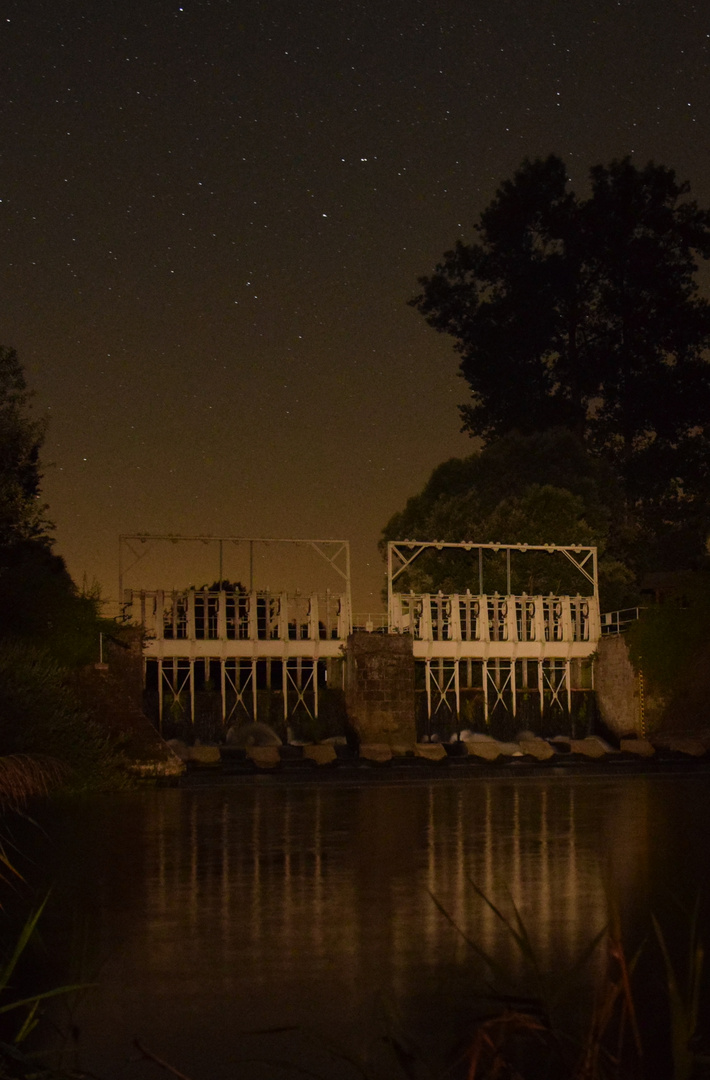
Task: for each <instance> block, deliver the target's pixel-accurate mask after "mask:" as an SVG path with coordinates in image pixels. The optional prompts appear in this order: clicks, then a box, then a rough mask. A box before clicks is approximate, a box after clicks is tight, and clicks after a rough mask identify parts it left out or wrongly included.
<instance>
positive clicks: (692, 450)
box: [411, 157, 710, 561]
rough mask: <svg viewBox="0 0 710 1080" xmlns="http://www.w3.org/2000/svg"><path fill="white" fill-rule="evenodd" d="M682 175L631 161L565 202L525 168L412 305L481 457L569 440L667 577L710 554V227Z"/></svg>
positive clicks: (551, 184) (537, 171) (537, 172)
mask: <svg viewBox="0 0 710 1080" xmlns="http://www.w3.org/2000/svg"><path fill="white" fill-rule="evenodd" d="M688 192H689V187H688V185H687V184H686V183H679V182H678V181H677V180H676V177H675V174H674V173H673V172H672V170H670V169H667V168H664V167H663V166H658V165H654V164H649V165H647V166H646V167H645V168H643V169H637V168H636V167H635V166H634V165H632V164H631V162H630V161H629V160H628V159H627V160H624V161H617V162H612V164H611V165H609V166H601V165H599V166H596V167H595V168H593V169H592V170H591V194H590V195H589V197H588V198H586V199H583V198H579V197H578V196H577V195H575V194H574V193H573V192H572V191H570V190H568V185H567V176H566V169H565V166H564V164H563V162H562V161H560V160H559V158H556V157H549V158H548V159H547V160H546V161H534V162H529V161H527V162H525V163H524V164H523V166H522V167H521V168H520V170H519V171H518V172H517V173H516V174H515V176H514V177H513V179H512V180H509V181H506V182H505V183H504V184H502V185H501V187H500V188H499V190H498V192H497V193H496V195H495V198H494V199H493V201H492V203H491V204H490V206H488V208H487V209H486V210H484V211H483V213H482V214H481V217H480V220H479V222H478V224H477V225H476V233H477V240H476V242H474V243H472V244H463V243H458V244H457V246H456V248H455V249H454V250H453V251H450V252H447V253H446V255H445V256H444V260H443V262H442V263H440V264H439V265H438V266H437V267H436V269H435V271H434V273H433V274H432V275H431V276H430V277H424V278H421V279H420V284H421V285H422V288H423V291H422V292H421V293H420V294H419V295H418V296H416V297H415V298H414V299H413V300H412V301H411V303H412V304H413V306H415V307H416V308H417V309H418V310H419V311H420V312H421V313H422V314H423V315H424V316H425V318H426V319H427V321H428V322H429V323H430V325H431V326H433V327H435V328H436V329H437V330H439V331H441V332H444V333H448V334H451V335H452V336H453V338H454V339H455V348H456V350H457V351H458V352H459V353H460V355H461V365H460V370H461V374H462V375H463V377H464V378H465V379H466V381H467V382H468V384H469V386H470V388H471V393H472V401H471V402H470V403H468V404H465V405H463V406H462V410H461V411H462V417H463V422H464V429H465V430H468V431H469V432H470V433H471V434H472V435H475V436H479V437H480V438H481V439H483V440H484V442H489V441H490V440H492V439H496V438H500V437H501V436H502V435H504V434H506V433H507V432H509V431H511V430H517V431H520V432H522V433H527V434H529V433H532V432H539V431H544V430H546V429H548V428H551V427H554V426H558V425H561V426H565V427H568V428H570V429H572V430H573V431H575V432H576V433H577V434H578V435H579V436H580V438H581V439H582V440H583V441H584V443H585V445H586V446H587V448H588V449H589V450H590V452H592V453H594V454H597V455H599V456H601V457H603V458H605V459H606V460H608V461H609V462H610V463H611V464H613V466H614V467H615V469H616V470H617V472H618V473H619V475H620V476H621V478H622V479H623V482H624V485H625V490H626V495H627V501H628V506H629V507H630V508H631V509H633V511H634V512H635V513H636V514H637V515H638V516H639V520H640V521H642V522H643V523H644V526H645V531H646V541H647V546H649V547H654V552H655V554H654V558H655V559H656V561H658V559H659V558H660V559H662V551H663V548H664V546H665V547H666V548H669V549H670V550H671V551H672V552H674V553H675V555H676V556H677V553H678V552H679V551H680V550H682V551H683V552H684V554H687V556H688V557H689V558H690V557H691V555H692V552H695V553H696V554H697V553H698V552H699V551H700V550H702V547H703V544H704V540H705V537H706V535H707V529H708V523H709V522H710V512H709V511H708V502H707V498H706V492H707V485H708V481H709V480H710V428H709V425H710V365H708V362H707V348H708V345H709V344H710V305H709V304H708V301H707V300H706V299H704V298H702V297H700V296H699V294H698V289H697V284H696V280H695V275H696V271H697V269H698V260H699V259H707V258H708V257H709V256H710V214H709V213H708V212H707V211H705V210H702V209H700V208H699V207H698V206H697V204H696V203H695V202H693V201H691V200H690V199H688V198H687V196H688Z"/></svg>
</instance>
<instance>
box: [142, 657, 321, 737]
mask: <svg viewBox="0 0 710 1080" xmlns="http://www.w3.org/2000/svg"><path fill="white" fill-rule="evenodd" d="M198 663H199V664H205V670H206V671H208V670H209V668H210V667H211V665H212V664H219V668H220V679H219V682H220V698H221V715H222V723H223V724H224V725H225V726H229V724H230V723H231V722H236V721H237V719H238V718H239V712H240V709H241V712H242V715H243V716H244V715H245V716H247V717H248V718H249V719H251V720H257V719H259V694H258V680H257V665H258V664H260V663H262V661H261V660H258V659H256V658H252V659H251V660H244V659H234V658H230V657H226V658H225V657H211V658H206V659H202V658H200V659H197V660H196V659H195V658H194V657H191V658H190V657H176V656H175V657H171V658H169V659H165V658H163V657H157V658H155V659H153V658H150V657H148V658H147V661H146V669H147V665H148V664H156V665H157V683H158V716H159V718H160V723H161V724H162V720H163V716H164V712H165V709H166V707H167V709H168V710H169V711H171V712H172V713H173V718H177V717H180V718H182V719H184V720H186V721H188V722H192V723H194V721H195V681H196V680H195V665H196V664H198ZM265 663H266V677H267V682H268V686H267V689H269V690H271V689H275V688H276V687H274V686H273V683H275V682H277V683H278V691H279V692H280V693H281V695H282V697H283V718H284V722H285V723H286V724H288V723H289V722H290V721H292V720H294V719H295V718H296V717H297V716H298V714H299V712H303V713H305V714H306V715H307V716H308V717H309V718H310V719H312V720H314V719H317V717H318V706H319V701H318V697H319V694H318V690H319V683H320V682H322V681H323V679H324V677H325V674H326V660H324V659H313V658H310V657H290V658H286V657H283V658H281V659H279V660H275V659H271V658H270V659H268V660H266V661H265ZM276 674H278V680H276V679H275V675H276Z"/></svg>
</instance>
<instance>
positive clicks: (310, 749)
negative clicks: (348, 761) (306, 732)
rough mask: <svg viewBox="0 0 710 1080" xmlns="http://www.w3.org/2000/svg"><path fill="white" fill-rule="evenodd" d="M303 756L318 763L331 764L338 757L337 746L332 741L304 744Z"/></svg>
mask: <svg viewBox="0 0 710 1080" xmlns="http://www.w3.org/2000/svg"><path fill="white" fill-rule="evenodd" d="M303 756H304V758H308V759H309V761H314V762H315V764H316V765H330V763H331V762H332V761H335V760H336V758H337V756H338V755H337V753H336V751H335V746H333V744H332V743H331V742H325V743H319V744H318V745H316V746H304V747H303Z"/></svg>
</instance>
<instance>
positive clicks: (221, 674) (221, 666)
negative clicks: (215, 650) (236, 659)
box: [219, 656, 227, 725]
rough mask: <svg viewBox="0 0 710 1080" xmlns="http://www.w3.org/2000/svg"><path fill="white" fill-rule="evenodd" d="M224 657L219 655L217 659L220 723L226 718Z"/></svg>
mask: <svg viewBox="0 0 710 1080" xmlns="http://www.w3.org/2000/svg"><path fill="white" fill-rule="evenodd" d="M226 662H227V661H226V660H225V659H224V657H223V656H222V657H220V661H219V689H220V694H221V695H222V725H224V722H225V720H226V719H227V679H226V675H225V671H224V665H225V664H226Z"/></svg>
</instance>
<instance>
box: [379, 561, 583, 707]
mask: <svg viewBox="0 0 710 1080" xmlns="http://www.w3.org/2000/svg"><path fill="white" fill-rule="evenodd" d="M432 551H434V552H442V551H462V552H464V553H466V554H470V556H471V573H470V580H471V584H472V585H473V586H474V587H475V586H477V591H476V592H472V591H471V590H470V589H467V590H466V591H465V592H462V593H447V594H445V593H441V592H439V593H415V592H408V593H406V592H397V591H396V589H395V583H396V582H397V580H398V579H399V578H400V577H401V575H402V574H404V572H405V571H406V570H408V569H409V568H410V567H411V566H412V564H413V563H414V562H415V560H416V559H417V558H419V556H420V555H422V554H423V553H424V552H432ZM486 552H491V553H493V554H496V553H500V557H501V559H502V558H504V559H505V581H506V586H507V591H506V592H505V593H498V592H493V593H487V592H486V591H485V569H486V567H485V566H484V553H486ZM532 552H536V553H541V552H546V553H548V554H550V555H555V554H558V555H561V556H562V557H564V558H565V559H566V560H567V561H568V562H569V563H571V565H572V566H573V567H574V568H575V570H576V571H577V572H578V574H579V588H580V591H579V592H578V593H577V594H576V595H570V594H559V595H555V594H552V593H550V594H548V595H547V596H543V595H537V596H533V595H528V594H526V593H520V594H515V593H513V592H512V591H511V580H512V573H511V555H512V554H513V553H522V554H527V553H532ZM387 596H388V619H389V632H390V633H400V634H401V633H407V634H411V635H412V638H413V642H412V645H413V652H414V658H415V661H416V662H418V664H419V665H420V666H423V668H424V687H425V692H426V700H427V713H428V717H429V718H430V719H431V718H432V717H436V716H437V715H439V716H440V715H442V714H443V713H447V712H448V713H450V714H451V715H452V716H453V715H454V714H455V715H458V714H459V713H460V709H461V697H462V690H470V691H473V690H475V691H478V692H480V693H481V694H482V697H483V707H484V713H485V716H486V718H488V717H489V716H490V714H491V713H492V712H493V711H494V709H496V708H503V709H505V710H507V711H509V712H510V713H511V714H512V715H515V713H516V711H517V709H518V698H519V696H520V694H521V693H526V694H529V692H532V693H537V694H538V696H539V702H540V710H541V711H542V710H543V709H544V708H545V707H546V706H547V707H549V708H560V709H564V708H566V709H567V710H570V709H571V707H572V691H573V689H577V688H579V681H580V673H581V670H582V667H583V665H584V664H585V662H586V664H587V666H588V664H589V661H590V658H591V656H592V654H593V653H594V652H595V650H596V648H597V643H598V641H599V637H600V634H601V625H600V615H599V597H598V583H597V551H596V548H594V547H585V546H578V545H558V544H544V545H543V544H493V543H489V544H476V543H473V542H461V543H452V542H444V541H416V540H405V541H391V542H390V543H388V545H387ZM575 680H576V683H577V685H575Z"/></svg>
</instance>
